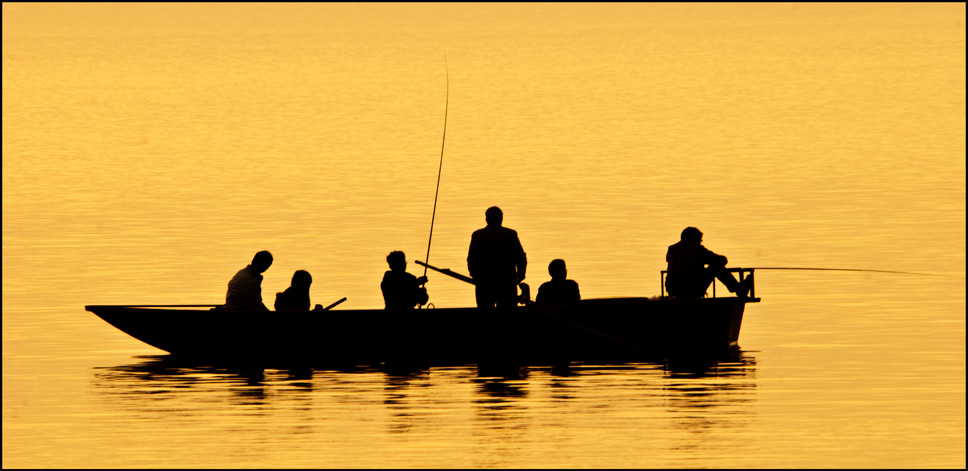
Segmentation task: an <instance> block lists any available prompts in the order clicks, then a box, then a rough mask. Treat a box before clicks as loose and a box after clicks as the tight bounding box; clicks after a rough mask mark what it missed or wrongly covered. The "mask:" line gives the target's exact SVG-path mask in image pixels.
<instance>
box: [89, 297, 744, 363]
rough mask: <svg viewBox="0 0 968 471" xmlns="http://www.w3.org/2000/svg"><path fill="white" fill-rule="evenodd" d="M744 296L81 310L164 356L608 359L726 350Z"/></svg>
mask: <svg viewBox="0 0 968 471" xmlns="http://www.w3.org/2000/svg"><path fill="white" fill-rule="evenodd" d="M756 301H759V300H758V299H750V298H706V299H698V300H675V299H672V298H659V299H655V298H608V299H591V300H582V301H580V302H578V303H574V304H567V305H550V306H538V305H532V306H519V307H516V308H513V309H478V308H448V309H421V310H404V311H394V310H331V311H322V312H320V311H310V312H238V311H236V312H233V311H225V310H197V309H171V308H168V309H159V308H137V307H130V306H86V309H87V310H88V311H91V312H93V313H95V314H96V315H98V316H99V317H101V318H102V319H104V320H105V321H107V322H108V323H109V324H111V325H113V326H114V327H116V328H118V329H119V330H121V331H122V332H125V333H127V334H128V335H130V336H132V337H134V338H136V339H138V340H140V341H142V342H144V343H147V344H149V345H151V346H154V347H156V348H158V349H161V350H164V351H166V352H169V353H172V354H175V355H180V356H192V357H204V358H211V359H216V360H221V361H226V360H227V361H237V362H260V363H278V362H299V363H302V364H308V365H364V364H379V363H411V364H466V363H485V362H497V363H507V362H510V363H518V364H529V365H539V364H548V365H555V364H562V363H567V362H576V361H584V362H614V361H630V360H634V359H643V358H657V357H667V356H670V355H706V354H711V353H712V354H714V353H716V352H720V351H723V350H725V349H727V348H728V347H730V346H731V345H735V344H736V342H737V341H738V338H739V331H740V327H741V325H742V319H743V312H744V310H745V305H746V304H747V303H748V302H756Z"/></svg>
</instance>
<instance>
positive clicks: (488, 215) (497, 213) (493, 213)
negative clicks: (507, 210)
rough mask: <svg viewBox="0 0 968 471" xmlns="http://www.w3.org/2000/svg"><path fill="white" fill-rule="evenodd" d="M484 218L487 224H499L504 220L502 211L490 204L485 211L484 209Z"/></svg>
mask: <svg viewBox="0 0 968 471" xmlns="http://www.w3.org/2000/svg"><path fill="white" fill-rule="evenodd" d="M484 220H485V221H487V225H489V226H492V225H493V226H500V225H501V223H502V222H504V211H501V208H498V207H497V206H491V207H490V208H487V211H484Z"/></svg>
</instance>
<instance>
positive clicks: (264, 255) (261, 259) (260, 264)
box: [252, 250, 272, 273]
mask: <svg viewBox="0 0 968 471" xmlns="http://www.w3.org/2000/svg"><path fill="white" fill-rule="evenodd" d="M270 265H272V254H271V253H269V251H268V250H263V251H261V252H259V253H257V254H255V257H252V268H254V269H255V271H257V272H259V273H262V272H264V271H266V270H268V269H269V266H270Z"/></svg>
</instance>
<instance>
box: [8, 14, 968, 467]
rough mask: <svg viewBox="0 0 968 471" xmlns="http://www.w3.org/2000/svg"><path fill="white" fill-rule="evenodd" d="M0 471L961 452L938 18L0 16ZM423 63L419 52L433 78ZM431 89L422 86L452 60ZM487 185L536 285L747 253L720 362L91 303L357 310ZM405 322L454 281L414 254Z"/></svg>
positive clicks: (599, 285) (643, 272)
mask: <svg viewBox="0 0 968 471" xmlns="http://www.w3.org/2000/svg"><path fill="white" fill-rule="evenodd" d="M2 8H3V450H4V451H3V466H4V467H38V468H47V467H54V468H75V467H82V468H86V467H135V468H141V467H201V468H214V467H430V468H454V467H607V468H617V467H639V468H642V467H645V468H649V467H675V468H682V467H688V468H718V467H820V468H844V467H847V468H857V467H878V468H885V467H932V468H934V467H958V468H963V467H964V466H965V280H964V276H965V7H964V4H961V3H949V4H751V5H745V4H706V5H700V4H607V5H597V4H596V5H591V4H521V5H517V4H514V5H512V4H479V5H464V4H444V5H439V4H415V5H396V4H365V5H357V4H286V5H268V4H183V5H179V4H102V5H81V4H9V3H5V4H3V7H2ZM445 60H446V68H445ZM448 76H449V79H448V78H447V77H448ZM448 83H449V108H448V119H447V135H446V147H445V151H444V163H443V169H442V180H441V183H440V199H439V201H438V206H437V212H436V219H435V225H434V232H433V243H432V251H431V254H430V262H431V263H432V264H434V265H437V266H442V267H450V268H453V269H455V270H457V271H466V262H465V261H464V260H465V257H466V251H467V245H468V242H469V240H470V233H471V232H472V231H473V230H475V229H477V228H479V227H482V226H483V225H484V210H485V209H486V208H487V207H488V206H492V205H498V206H500V207H501V208H502V209H503V210H504V212H505V224H506V225H507V226H509V227H512V228H514V229H516V230H517V231H518V232H519V234H520V235H521V240H522V243H523V245H524V248H525V250H526V251H527V253H528V259H529V262H530V265H529V270H528V279H527V281H529V282H530V283H531V285H532V287H535V288H536V287H537V286H538V285H539V284H540V283H541V282H543V281H545V280H547V279H548V278H549V277H548V275H547V270H546V267H547V264H548V262H550V261H551V260H552V259H554V258H563V259H565V260H566V261H567V263H568V269H569V277H571V278H573V279H575V280H576V281H578V282H579V283H580V285H581V290H582V294H583V296H584V297H609V296H652V295H656V294H658V293H659V271H660V270H662V269H663V268H664V255H665V250H666V247H667V246H668V245H670V244H672V243H674V242H675V241H676V240H678V236H679V232H680V231H681V230H682V228H683V227H686V226H689V225H692V226H696V227H699V228H700V229H702V230H703V232H704V233H705V245H706V246H707V247H709V248H710V249H712V250H714V251H716V252H719V253H723V254H726V255H727V256H728V257H729V259H730V262H731V264H732V265H735V266H743V267H845V268H862V269H878V270H897V271H908V272H919V273H931V274H940V275H947V276H915V275H890V274H876V273H850V272H797V271H760V272H758V273H757V294H758V296H760V297H761V298H763V302H762V303H759V304H753V305H750V306H748V309H747V314H746V317H745V320H744V325H743V331H742V333H741V335H740V351H739V352H737V354H736V356H735V358H729V359H726V360H724V361H722V362H719V363H714V364H710V365H704V367H703V368H699V367H697V366H696V365H688V366H687V367H683V366H682V365H666V364H653V363H641V364H629V365H620V366H614V365H613V366H605V365H574V367H573V368H571V369H570V370H567V371H560V370H552V369H548V368H533V369H531V370H528V371H526V372H525V374H524V375H523V376H522V377H521V378H517V379H505V380H501V379H493V378H491V379H489V378H480V377H478V375H477V371H476V368H475V367H474V366H473V365H468V366H463V367H449V368H431V369H429V370H424V371H419V372H414V373H413V374H408V375H394V374H389V373H386V372H384V371H382V370H380V369H378V368H361V369H360V370H354V371H335V370H334V371H328V370H315V371H282V370H265V371H261V372H254V371H232V370H226V369H221V368H216V367H213V366H211V365H197V364H180V363H177V362H175V361H174V360H172V359H171V358H169V357H167V356H166V355H163V352H160V351H158V350H155V349H153V348H152V347H149V346H147V345H144V344H142V343H140V342H138V341H136V340H134V339H132V338H130V337H128V336H126V335H125V334H123V333H121V332H119V331H117V330H115V329H114V328H113V327H111V326H109V325H108V324H106V323H105V322H103V321H101V320H100V319H98V318H97V317H96V316H94V315H93V314H91V313H89V312H86V311H84V309H83V306H84V305H87V304H195V303H219V302H222V301H223V299H224V292H225V285H226V283H227V281H228V280H229V278H231V276H232V275H233V274H234V273H235V271H237V270H238V269H239V268H241V267H242V266H244V265H245V264H247V263H248V262H249V261H250V260H251V257H252V254H253V253H254V252H256V251H258V250H262V249H267V250H270V251H271V252H272V253H273V255H274V256H275V263H274V264H273V266H272V267H271V268H270V269H269V271H267V272H266V274H265V281H264V282H263V295H264V297H266V298H268V299H272V296H273V295H274V293H275V292H278V291H282V290H283V289H284V288H285V287H287V286H288V284H289V279H290V278H291V276H292V273H293V271H294V270H297V269H306V270H308V271H310V272H311V273H312V275H313V279H314V283H313V288H312V292H311V295H312V301H313V302H314V303H322V304H328V303H330V302H332V301H335V300H336V299H339V298H341V297H344V296H345V297H347V298H348V301H347V302H346V303H344V304H343V305H341V308H346V309H364V308H379V307H382V305H383V301H382V297H381V294H380V290H379V280H380V279H381V278H382V273H383V271H385V270H386V262H385V256H386V254H387V253H388V252H390V251H391V250H403V251H404V252H406V253H407V257H408V260H410V261H411V266H410V271H411V272H413V273H418V274H419V273H421V271H420V270H418V269H419V268H420V267H419V266H416V265H415V264H413V263H412V261H413V260H415V259H417V260H422V259H424V257H425V256H426V250H427V237H428V234H429V229H430V220H431V211H432V209H433V203H434V191H435V185H436V181H437V173H438V163H439V159H440V151H441V138H442V131H443V124H444V119H443V118H444V103H445V97H446V93H447V87H448ZM428 289H429V291H430V295H431V300H432V301H433V302H434V304H435V305H436V306H437V307H456V306H469V305H472V304H473V291H472V290H470V289H468V288H467V287H466V286H465V285H463V284H462V283H460V282H458V281H456V280H453V279H450V278H445V277H442V276H439V275H436V274H433V273H431V274H430V282H429V283H428Z"/></svg>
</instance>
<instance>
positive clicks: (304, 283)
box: [292, 270, 313, 289]
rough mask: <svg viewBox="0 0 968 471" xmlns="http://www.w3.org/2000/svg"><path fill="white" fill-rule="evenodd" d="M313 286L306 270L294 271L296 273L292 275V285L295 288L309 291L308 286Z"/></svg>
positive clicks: (311, 278)
mask: <svg viewBox="0 0 968 471" xmlns="http://www.w3.org/2000/svg"><path fill="white" fill-rule="evenodd" d="M311 284H313V277H312V276H311V275H310V274H309V272H308V271H306V270H296V273H293V274H292V285H293V286H295V287H297V288H306V289H309V285H311Z"/></svg>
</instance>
